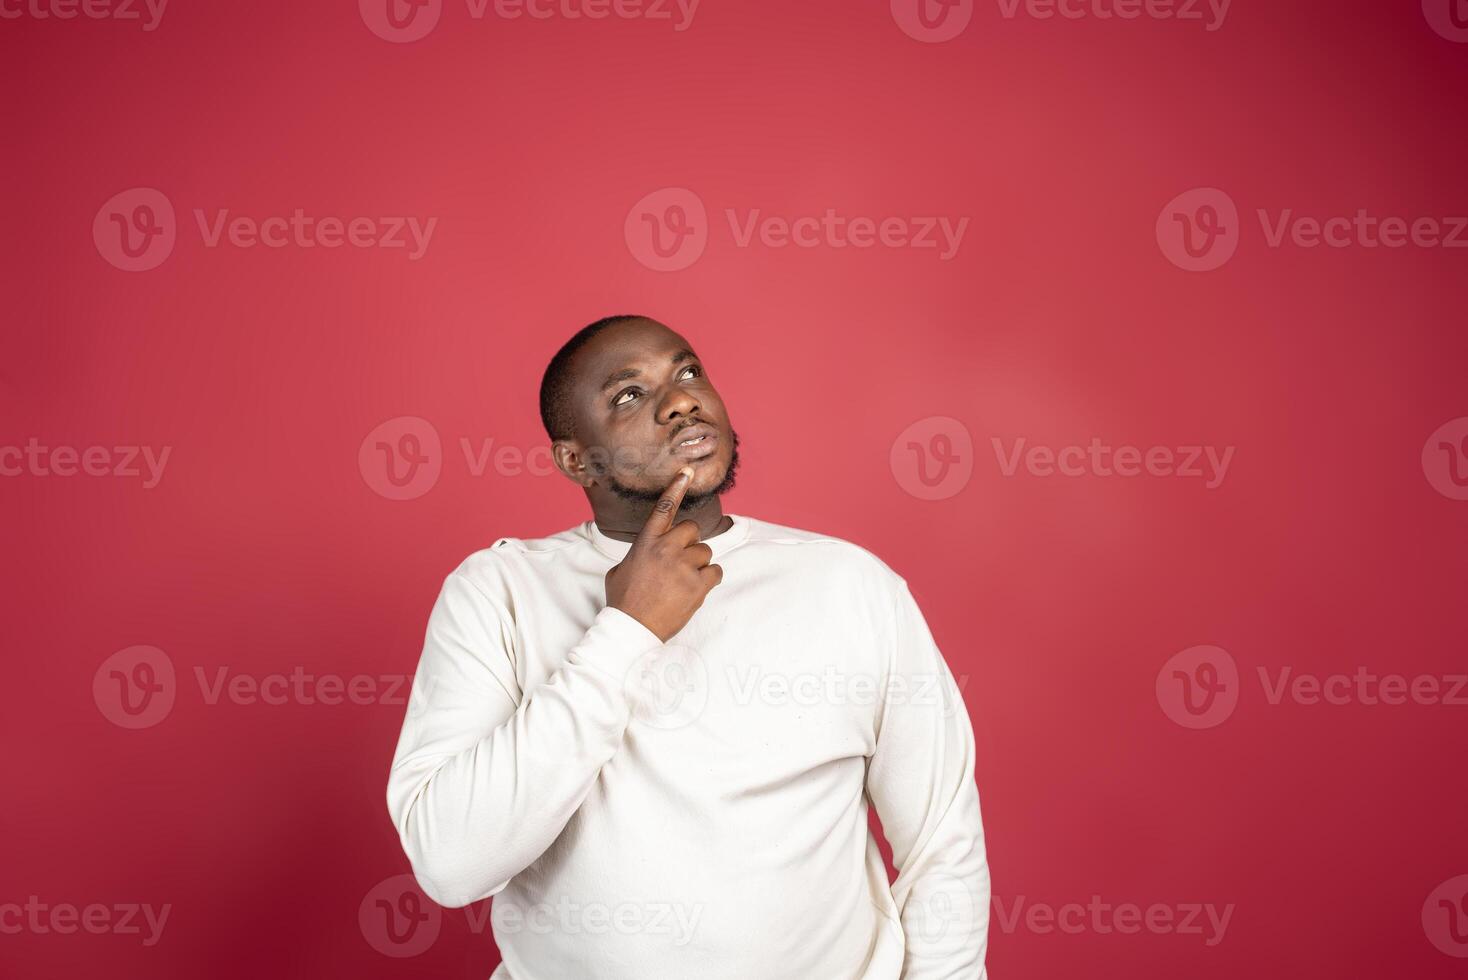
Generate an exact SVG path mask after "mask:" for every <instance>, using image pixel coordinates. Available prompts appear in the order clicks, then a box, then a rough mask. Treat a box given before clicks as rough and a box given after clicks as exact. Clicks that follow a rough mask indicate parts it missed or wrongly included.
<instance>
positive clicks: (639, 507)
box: [591, 496, 734, 541]
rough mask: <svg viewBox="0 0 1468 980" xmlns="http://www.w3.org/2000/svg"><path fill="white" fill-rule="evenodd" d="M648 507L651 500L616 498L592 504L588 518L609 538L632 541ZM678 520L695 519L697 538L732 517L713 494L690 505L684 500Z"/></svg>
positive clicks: (716, 529) (708, 535)
mask: <svg viewBox="0 0 1468 980" xmlns="http://www.w3.org/2000/svg"><path fill="white" fill-rule="evenodd" d="M652 508H653V505H652V503H651V502H648V503H641V502H634V501H626V500H617V501H615V503H614V504H613V505H612V506H604V507H597V506H595V505H593V506H592V517H591V519H592V520H593V521H595V522H596V526H597V529H598V530H600V531H601V533H602V534H605V535H606V536H607V537H609V538H611V539H612V540H614V541H634V540H636V538H637V535H638V534H639V533H640V532H641V531H642V528H643V526H644V525H645V524H647V519H648V518H649V517H651V516H652ZM682 521H695V522H696V523H697V524H698V539H699V540H700V541H703V540H705V539H707V538H711V537H713V536H714V535H716V534H722V533H724V532H725V531H727V530H729V528H730V527H732V526H733V524H734V521H733V520H732V519H730V518H729V517H727V516H725V514H724V508H723V506H722V504H721V503H720V502H719V498H718V497H717V496H714V497H709V498H708V499H706V500H701V501H699V502H698V503H697V504H694V505H692V506H688V505H686V504H685V505H684V506H682V507H679V508H678V514H677V516H676V517H674V518H673V523H674V524H678V523H680V522H682Z"/></svg>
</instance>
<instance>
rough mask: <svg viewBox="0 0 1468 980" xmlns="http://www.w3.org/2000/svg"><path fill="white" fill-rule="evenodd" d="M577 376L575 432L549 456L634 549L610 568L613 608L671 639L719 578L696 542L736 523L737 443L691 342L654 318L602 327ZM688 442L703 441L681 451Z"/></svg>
mask: <svg viewBox="0 0 1468 980" xmlns="http://www.w3.org/2000/svg"><path fill="white" fill-rule="evenodd" d="M571 372H572V376H573V377H574V378H575V383H574V385H573V388H572V405H571V409H572V416H573V418H574V420H575V436H574V437H573V438H570V439H558V440H556V441H554V442H553V443H552V444H551V453H552V456H553V458H554V459H555V463H556V466H557V468H558V469H560V471H561V472H562V473H564V474H565V475H566V477H567V478H569V479H570V480H572V481H574V482H575V483H577V484H578V485H580V486H581V488H582V489H583V490H585V491H586V499H587V501H588V503H590V504H591V511H592V516H593V519H594V520H595V521H596V525H597V527H598V528H599V529H600V530H601V531H602V533H604V534H606V535H607V537H609V538H614V539H616V540H618V541H630V542H632V547H631V549H629V550H628V553H627V555H626V557H625V558H623V559H622V561H621V563H619V564H618V565H616V566H614V567H613V568H612V569H611V570H610V571H609V572H608V573H607V605H609V606H614V607H616V608H619V609H621V610H623V611H624V612H626V613H627V614H628V615H630V616H632V617H633V618H634V619H637V620H638V621H639V622H641V623H642V624H643V625H644V626H646V627H647V628H648V629H649V630H651V631H652V632H653V633H655V634H657V635H658V636H659V638H661V639H662V640H663V641H664V642H666V641H667V640H668V639H669V638H671V637H672V636H673V635H674V634H675V633H677V632H678V630H680V629H682V628H683V626H684V625H685V624H686V623H687V622H688V620H689V619H690V618H691V617H692V615H693V613H694V612H695V611H696V610H697V609H698V607H699V606H700V605H702V603H703V599H704V597H705V596H706V595H707V594H708V592H709V591H710V590H711V589H713V587H714V586H716V585H718V584H719V582H720V581H722V579H723V569H722V568H720V567H719V566H718V565H713V564H710V560H711V558H712V555H713V552H712V550H711V549H710V548H709V546H708V545H706V544H703V543H701V539H703V538H708V537H713V536H714V535H717V534H721V533H723V532H724V531H726V530H728V529H729V527H730V526H731V525H732V523H733V522H732V521H731V520H730V519H729V518H728V517H727V516H725V514H724V512H723V508H722V507H721V505H720V502H719V495H720V494H721V493H723V492H724V490H725V489H727V488H728V487H729V486H730V485H732V483H733V471H734V469H735V468H736V467H737V462H738V452H737V443H738V437H737V436H736V435H735V434H734V430H733V428H732V427H731V426H730V425H729V421H728V415H727V413H726V412H725V409H724V402H723V400H722V399H721V398H720V397H719V393H718V391H717V390H716V389H715V388H714V386H713V383H712V382H711V381H709V379H708V375H707V373H706V372H705V370H704V368H703V362H702V361H700V360H699V359H698V356H697V355H696V354H695V353H694V351H693V347H692V345H691V344H689V343H688V341H686V340H684V339H683V338H682V337H680V336H679V335H678V334H677V333H675V332H673V331H672V330H670V329H668V328H667V327H665V326H663V325H662V324H661V323H657V322H656V321H653V320H635V321H629V322H626V323H620V324H617V325H616V326H613V327H609V328H608V329H606V330H603V331H602V332H601V333H599V334H597V335H596V336H595V337H594V338H592V340H591V341H590V342H589V343H587V345H586V346H585V347H583V348H582V349H581V350H580V351H578V352H577V354H576V356H575V358H574V360H573V362H572V365H571ZM688 439H698V440H699V441H698V442H697V443H696V444H692V445H682V446H680V445H679V444H680V443H681V442H685V441H686V440H688Z"/></svg>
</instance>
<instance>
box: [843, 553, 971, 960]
mask: <svg viewBox="0 0 1468 980" xmlns="http://www.w3.org/2000/svg"><path fill="white" fill-rule="evenodd" d="M894 606H895V608H894V611H893V631H894V632H893V634H892V637H893V639H892V649H891V652H890V656H891V664H890V667H889V682H888V688H887V691H888V695H887V697H886V699H885V701H884V704H883V707H882V714H881V717H880V721H879V728H878V733H877V742H876V749H875V751H874V752H873V753H872V757H871V760H870V763H869V766H868V769H867V793H868V795H869V796H870V797H871V800H872V802H873V803H874V804H875V806H876V809H877V814H878V816H880V817H881V820H882V829H883V831H884V832H885V834H886V836H887V840H888V842H889V843H890V844H891V845H892V858H893V863H894V864H895V865H896V866H897V868H898V875H897V879H896V880H895V881H894V882H893V883H892V895H893V898H894V899H895V900H896V903H897V907H898V909H899V911H900V914H901V918H902V929H903V933H904V934H905V936H906V952H905V955H904V962H903V971H902V977H903V980H985V978H986V976H987V972H986V969H985V964H984V958H985V953H986V951H987V948H988V931H989V865H988V859H987V856H986V852H985V848H984V831H983V825H982V822H981V819H980V813H979V792H978V786H977V785H976V783H975V781H974V736H973V728H972V726H971V724H970V722H969V717H968V712H967V710H966V709H965V707H964V703H963V698H962V695H961V693H960V691H959V689H958V687H957V685H955V684H954V682H953V676H952V674H951V673H950V672H949V670H948V666H947V664H946V663H945V662H944V660H943V656H942V654H941V653H940V652H939V650H938V648H937V645H936V644H935V643H934V641H933V637H932V634H931V633H930V632H929V630H928V626H927V623H926V622H925V621H924V619H923V615H922V613H921V611H920V610H919V609H918V606H917V603H916V602H915V601H914V600H913V598H912V594H911V593H910V592H909V591H908V588H907V585H906V583H905V582H903V583H901V584H900V585H899V587H898V595H897V596H896V599H895V601H894Z"/></svg>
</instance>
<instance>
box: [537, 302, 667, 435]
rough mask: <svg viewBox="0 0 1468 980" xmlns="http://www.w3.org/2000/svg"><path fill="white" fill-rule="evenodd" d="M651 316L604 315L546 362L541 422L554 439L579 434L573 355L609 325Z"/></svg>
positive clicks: (577, 332) (542, 384)
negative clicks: (573, 404) (574, 407)
mask: <svg viewBox="0 0 1468 980" xmlns="http://www.w3.org/2000/svg"><path fill="white" fill-rule="evenodd" d="M649 319H651V318H650V317H645V316H639V315H637V314H635V313H620V314H618V315H617V316H604V317H602V318H601V319H600V320H597V321H596V322H594V323H588V324H587V325H586V326H584V327H582V328H581V329H580V330H578V331H576V333H575V335H573V336H572V337H571V339H570V340H568V341H566V342H565V344H563V345H562V346H561V349H560V350H558V351H556V356H555V357H552V358H551V360H550V363H549V364H547V365H546V368H545V375H544V376H543V377H542V378H541V379H540V422H541V424H542V425H544V426H545V431H546V434H547V435H549V436H550V437H551V441H552V442H554V441H556V440H557V439H573V438H575V436H576V418H575V415H574V414H573V413H572V411H571V405H570V402H571V380H572V379H571V359H572V358H574V357H575V356H576V352H577V351H579V350H580V349H581V348H583V347H585V346H586V343H587V341H589V340H591V338H592V337H595V336H596V335H597V334H599V333H601V332H602V331H603V330H605V329H606V328H607V327H615V326H616V325H617V324H619V323H628V322H630V321H632V320H649Z"/></svg>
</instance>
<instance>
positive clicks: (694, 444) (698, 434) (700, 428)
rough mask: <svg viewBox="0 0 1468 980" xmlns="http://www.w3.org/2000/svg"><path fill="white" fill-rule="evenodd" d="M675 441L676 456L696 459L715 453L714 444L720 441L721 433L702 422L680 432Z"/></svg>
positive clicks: (673, 450) (674, 452)
mask: <svg viewBox="0 0 1468 980" xmlns="http://www.w3.org/2000/svg"><path fill="white" fill-rule="evenodd" d="M673 439H674V442H673V449H672V452H673V455H674V456H681V457H683V458H684V459H696V458H699V457H702V456H706V455H708V454H709V453H711V452H713V451H714V444H715V443H716V442H718V441H719V433H718V432H717V431H716V430H715V429H714V428H713V427H712V426H708V425H705V424H703V423H702V422H700V423H698V424H697V425H690V426H688V427H687V428H685V429H681V430H679V431H678V433H677V435H675V436H674V437H673Z"/></svg>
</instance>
